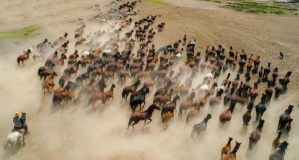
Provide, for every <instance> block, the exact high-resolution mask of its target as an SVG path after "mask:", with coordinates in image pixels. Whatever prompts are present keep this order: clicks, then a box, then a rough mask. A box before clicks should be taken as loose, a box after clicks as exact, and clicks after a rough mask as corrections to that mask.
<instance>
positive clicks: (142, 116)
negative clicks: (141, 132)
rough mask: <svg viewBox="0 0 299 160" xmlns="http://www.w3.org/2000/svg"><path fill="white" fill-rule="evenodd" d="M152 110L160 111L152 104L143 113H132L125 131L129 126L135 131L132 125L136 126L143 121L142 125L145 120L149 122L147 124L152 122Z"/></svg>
mask: <svg viewBox="0 0 299 160" xmlns="http://www.w3.org/2000/svg"><path fill="white" fill-rule="evenodd" d="M154 110H160V108H159V106H157V105H156V104H152V105H150V106H149V107H148V109H147V110H145V111H141V112H133V113H132V114H131V117H130V120H129V123H128V128H127V129H129V127H130V126H132V127H133V129H135V128H134V125H135V124H137V123H138V122H139V121H144V124H145V123H146V120H149V122H148V123H150V122H151V121H152V119H151V117H152V114H153V112H154ZM132 122H134V123H133V124H132Z"/></svg>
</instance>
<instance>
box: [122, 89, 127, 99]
mask: <svg viewBox="0 0 299 160" xmlns="http://www.w3.org/2000/svg"><path fill="white" fill-rule="evenodd" d="M121 97H122V99H124V98H125V97H126V91H125V89H124V90H123V92H122V93H121ZM122 99H121V100H122Z"/></svg>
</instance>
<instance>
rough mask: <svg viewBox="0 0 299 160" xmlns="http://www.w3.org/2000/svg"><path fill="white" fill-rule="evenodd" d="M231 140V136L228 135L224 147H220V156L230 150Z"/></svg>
mask: <svg viewBox="0 0 299 160" xmlns="http://www.w3.org/2000/svg"><path fill="white" fill-rule="evenodd" d="M232 140H233V138H231V137H228V141H227V143H226V145H225V146H224V147H222V149H221V157H223V155H227V154H228V153H229V152H230V151H231V145H230V143H231V141H232Z"/></svg>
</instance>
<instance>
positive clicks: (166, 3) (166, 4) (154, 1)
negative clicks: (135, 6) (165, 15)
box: [145, 0, 171, 6]
mask: <svg viewBox="0 0 299 160" xmlns="http://www.w3.org/2000/svg"><path fill="white" fill-rule="evenodd" d="M145 1H146V2H151V3H155V4H159V5H165V6H168V5H171V4H170V3H168V2H165V1H163V0H145Z"/></svg>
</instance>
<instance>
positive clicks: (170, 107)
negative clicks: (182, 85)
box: [161, 95, 180, 121]
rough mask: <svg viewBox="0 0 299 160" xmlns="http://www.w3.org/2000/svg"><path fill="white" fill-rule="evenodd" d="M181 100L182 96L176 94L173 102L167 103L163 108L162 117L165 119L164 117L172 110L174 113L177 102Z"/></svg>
mask: <svg viewBox="0 0 299 160" xmlns="http://www.w3.org/2000/svg"><path fill="white" fill-rule="evenodd" d="M178 100H180V96H179V95H176V96H175V97H174V98H173V99H172V101H171V102H168V103H166V104H165V105H164V106H163V107H162V110H161V117H162V121H163V119H164V118H163V117H164V115H165V114H166V113H167V112H171V113H172V114H173V113H174V110H175V109H176V102H177V101H178Z"/></svg>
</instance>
